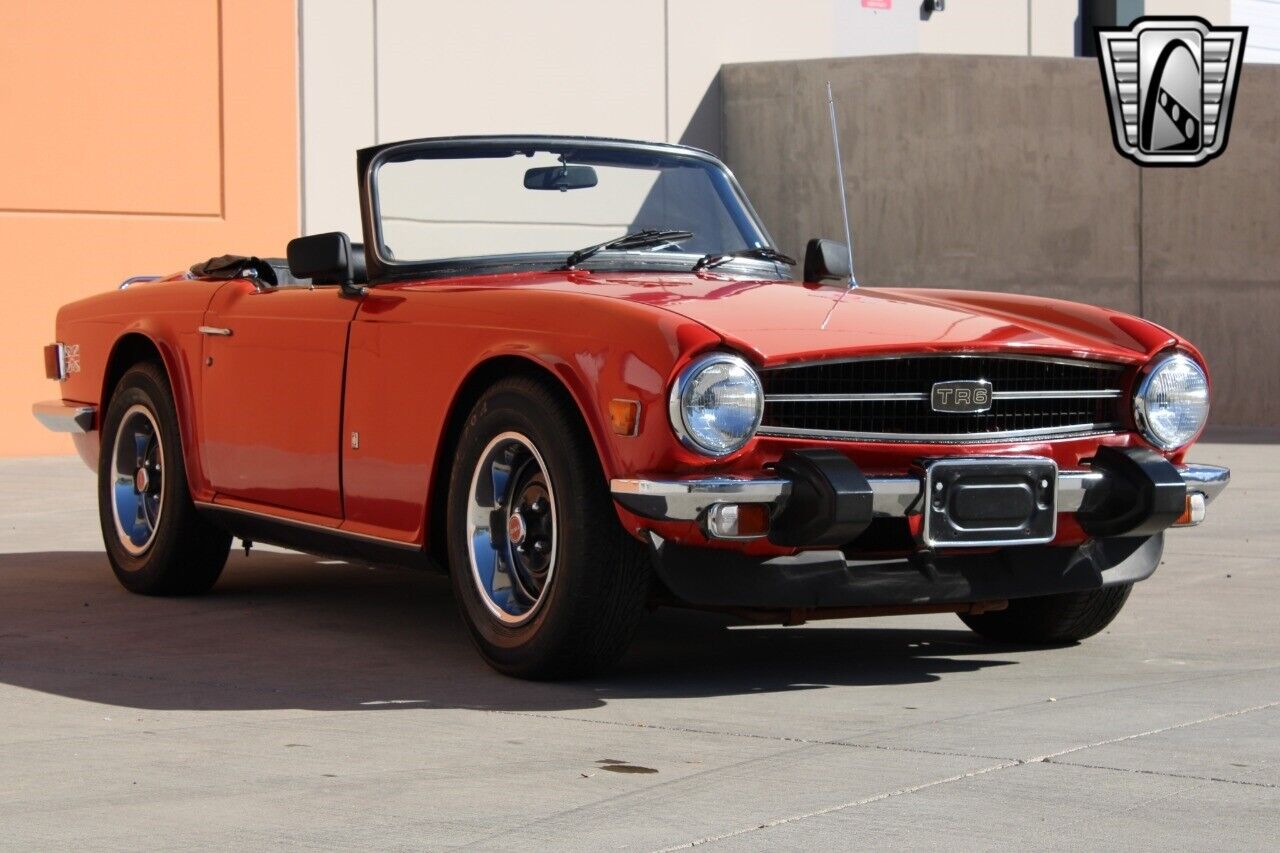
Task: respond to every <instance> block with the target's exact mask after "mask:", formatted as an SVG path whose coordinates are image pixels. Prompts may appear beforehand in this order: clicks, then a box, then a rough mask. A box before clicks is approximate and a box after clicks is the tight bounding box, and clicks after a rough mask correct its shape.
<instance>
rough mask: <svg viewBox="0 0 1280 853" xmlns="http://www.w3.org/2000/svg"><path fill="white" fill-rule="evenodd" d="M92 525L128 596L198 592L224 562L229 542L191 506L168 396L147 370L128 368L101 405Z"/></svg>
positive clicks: (159, 378) (159, 376)
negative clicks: (103, 411)
mask: <svg viewBox="0 0 1280 853" xmlns="http://www.w3.org/2000/svg"><path fill="white" fill-rule="evenodd" d="M98 518H99V521H100V522H101V525H102V539H103V542H104V544H105V545H106V548H107V558H108V559H109V560H110V561H111V568H112V569H113V570H114V571H115V575H116V578H117V579H118V580H119V581H120V584H121V585H122V586H124V587H125V589H127V590H129V591H130V592H137V593H141V594H143V595H195V594H198V593H202V592H206V591H207V590H208V589H209V588H210V587H212V586H213V585H214V583H215V582H216V581H217V580H218V576H219V575H220V574H221V573H222V567H223V565H224V564H225V563H226V561H227V553H228V551H229V550H230V549H231V536H230V535H229V534H227V533H226V532H225V531H223V530H221V529H219V528H217V527H214V526H213V525H212V524H210V523H209V522H208V521H206V520H205V519H203V518H201V517H200V515H199V514H198V513H197V512H196V508H195V505H194V504H193V503H192V501H191V493H190V491H189V490H188V487H187V472H186V465H185V464H184V463H183V459H182V440H181V436H180V435H179V433H178V414H177V409H176V408H175V406H174V402H173V394H172V392H170V390H169V383H168V380H167V379H166V377H165V375H164V373H163V371H161V370H160V369H159V368H158V367H156V366H155V365H154V364H150V363H143V364H139V365H136V366H134V367H131V368H129V370H128V371H127V372H126V373H125V374H124V376H123V377H121V379H120V382H119V384H117V385H116V388H115V392H114V393H113V394H112V395H111V401H110V403H108V405H107V412H106V416H105V418H104V419H103V424H102V446H101V450H100V452H99V456H98Z"/></svg>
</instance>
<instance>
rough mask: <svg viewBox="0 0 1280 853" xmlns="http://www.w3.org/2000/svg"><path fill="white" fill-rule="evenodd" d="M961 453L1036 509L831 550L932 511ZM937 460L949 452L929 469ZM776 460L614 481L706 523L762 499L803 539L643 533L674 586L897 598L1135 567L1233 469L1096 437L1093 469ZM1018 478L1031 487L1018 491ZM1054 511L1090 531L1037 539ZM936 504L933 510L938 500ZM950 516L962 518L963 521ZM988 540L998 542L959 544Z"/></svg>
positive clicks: (867, 601) (751, 602)
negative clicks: (712, 473) (775, 548)
mask: <svg viewBox="0 0 1280 853" xmlns="http://www.w3.org/2000/svg"><path fill="white" fill-rule="evenodd" d="M966 461H968V462H972V463H974V466H973V470H974V471H976V472H978V475H979V478H981V477H988V476H989V475H991V473H992V472H993V471H994V472H996V474H997V476H996V478H995V480H994V482H995V484H996V488H995V489H994V490H993V491H992V492H991V495H992V497H993V500H992V503H993V504H1000V503H1007V502H1008V499H1010V498H1011V497H1012V498H1013V499H1014V500H1013V503H1015V504H1017V503H1018V502H1019V501H1022V503H1023V505H1026V506H1029V507H1030V508H1031V509H1030V512H1029V517H1030V518H1032V519H1035V518H1037V516H1041V517H1040V518H1039V520H1038V521H1036V522H1035V524H1028V525H1025V526H1024V527H1023V528H1022V529H1019V530H1015V531H1013V532H1011V533H1001V534H999V535H992V536H989V537H982V536H978V537H975V538H974V539H973V540H972V541H960V542H956V541H955V540H954V539H945V540H939V541H932V540H929V539H927V538H926V539H925V541H922V542H920V543H919V547H920V548H921V550H920V551H919V552H918V553H916V554H914V555H912V556H911V557H909V558H903V559H896V560H869V561H859V560H851V559H848V558H847V557H846V556H845V553H844V552H843V551H841V550H837V549H839V548H841V547H842V546H845V545H848V544H849V543H851V542H852V541H853V540H854V539H855V538H857V536H858V535H859V534H860V533H861V532H862V531H864V530H865V529H866V528H867V527H868V526H870V524H871V522H872V521H873V520H874V519H877V518H903V517H906V516H908V515H911V514H916V513H921V512H929V508H928V507H927V506H926V505H925V503H924V502H925V495H924V491H925V486H926V484H931V488H936V489H941V490H942V491H944V492H945V491H946V490H947V489H954V488H955V487H956V486H957V485H960V486H963V485H966V481H964V480H963V479H961V480H956V479H948V478H950V477H952V476H953V475H954V474H955V472H957V471H961V472H963V470H964V467H965V466H964V465H963V464H960V465H957V462H961V463H963V462H966ZM938 463H946V464H945V465H939V467H938V468H937V469H935V470H933V471H931V470H930V469H931V467H933V466H934V465H935V464H938ZM987 463H994V465H993V467H988V466H987ZM1001 466H1003V467H1001ZM1002 471H1003V472H1007V476H1005V475H1004V474H1001V473H1000V472H1002ZM774 474H775V476H772V477H767V478H759V479H731V478H704V479H688V480H614V481H613V483H612V489H613V496H614V498H615V499H616V500H617V501H618V503H619V504H620V505H622V506H623V507H625V508H626V509H628V510H630V511H631V512H633V513H635V514H637V515H639V516H642V517H645V518H651V519H655V520H662V521H694V522H698V523H699V524H700V525H701V527H702V529H703V530H704V532H707V533H708V534H709V535H711V534H712V533H713V532H714V531H712V530H710V529H709V527H708V518H709V517H710V515H711V514H712V513H713V512H715V511H716V508H717V507H721V506H724V505H731V504H739V505H741V504H763V505H765V506H767V507H768V511H769V518H770V523H771V526H770V530H769V533H768V538H769V539H770V540H771V541H773V542H775V543H776V544H780V545H787V546H792V547H797V548H802V549H805V550H803V551H802V552H801V553H799V554H796V555H794V556H783V557H760V556H752V555H747V554H743V553H741V552H738V551H726V550H723V549H716V550H714V551H713V550H709V549H707V548H699V547H692V546H687V545H680V544H678V543H674V542H667V541H664V540H663V539H662V538H661V537H659V536H658V535H657V534H655V533H650V534H649V537H650V543H651V546H652V552H653V556H654V561H655V565H656V567H657V570H658V573H659V575H660V576H661V577H662V579H663V581H664V582H665V583H666V585H667V587H668V588H669V589H670V590H671V592H672V593H674V594H675V595H676V596H677V597H679V598H681V599H683V600H685V601H687V602H689V603H691V604H701V605H718V606H736V607H770V608H777V607H788V608H822V607H893V606H903V605H909V606H929V605H947V604H963V603H966V602H977V601H997V600H1006V599H1010V598H1023V597H1029V596H1037V595H1050V594H1055V593H1060V592H1073V591H1080V590H1087V589H1097V588H1099V587H1103V586H1111V585H1116V584H1124V583H1133V582H1135V581H1139V580H1143V579H1145V578H1147V577H1149V576H1150V575H1151V574H1152V573H1153V572H1154V571H1155V569H1156V566H1158V565H1159V561H1160V554H1161V552H1162V550H1163V542H1164V540H1163V535H1162V532H1163V531H1164V530H1165V529H1166V528H1168V527H1171V526H1173V525H1174V524H1182V525H1186V524H1194V523H1198V522H1199V521H1200V520H1202V519H1203V517H1204V511H1205V507H1206V506H1207V505H1208V503H1210V502H1211V501H1212V500H1213V499H1214V498H1216V497H1217V496H1218V494H1220V493H1221V492H1222V490H1223V489H1224V488H1226V486H1227V484H1228V483H1229V482H1230V477H1231V473H1230V471H1228V470H1227V469H1225V468H1216V467H1212V466H1206V465H1184V466H1175V465H1173V464H1171V463H1170V462H1168V461H1167V460H1166V459H1165V458H1164V457H1163V456H1161V455H1160V454H1158V453H1155V452H1153V451H1149V450H1144V449H1136V448H1130V449H1123V450H1121V449H1116V448H1111V447H1102V448H1099V450H1098V453H1097V455H1096V456H1095V457H1094V458H1093V459H1092V460H1090V467H1089V469H1088V470H1081V471H1058V470H1057V468H1056V466H1054V465H1053V463H1052V461H1051V460H1048V459H1045V458H1043V457H964V458H962V459H957V457H944V458H941V459H938V460H923V461H922V462H921V463H920V465H919V466H918V467H917V468H916V469H915V470H913V471H912V472H911V473H909V474H907V475H905V476H893V477H865V476H863V474H862V472H861V471H860V470H859V469H858V468H857V466H856V465H855V464H854V463H853V462H851V461H850V460H849V459H848V458H847V457H845V456H844V455H843V454H840V453H838V452H835V451H832V450H825V449H823V450H816V449H815V450H800V451H791V452H789V453H788V454H787V455H786V456H784V457H783V459H781V460H780V461H779V462H778V464H777V465H776V466H775V471H774ZM1051 477H1052V478H1053V481H1052V482H1050V479H1049V478H1051ZM991 482H992V481H991V480H985V481H984V480H981V479H978V480H972V481H968V484H969V485H975V484H982V485H989V484H990V483H991ZM1023 484H1025V485H1023ZM1019 489H1022V492H1025V494H1026V495H1028V497H1025V498H1023V497H1019V495H1020V494H1022V492H1020V491H1019ZM975 494H978V499H977V500H975V498H974V495H975ZM933 497H934V499H935V500H936V499H937V497H938V496H937V495H934V496H933ZM964 501H965V503H964V504H963V505H964V506H965V507H966V511H969V512H974V511H976V512H978V513H981V512H983V511H984V510H983V509H982V508H981V507H979V508H977V509H976V510H974V508H973V506H972V505H973V504H975V503H982V500H981V496H980V494H979V493H977V492H973V493H970V495H969V496H967V497H965V498H964ZM956 505H957V506H959V505H961V504H956ZM948 506H949V507H950V506H951V505H950V504H949V505H948ZM1045 506H1048V507H1049V508H1050V510H1051V513H1050V514H1051V515H1052V516H1053V519H1054V522H1055V523H1054V524H1053V526H1052V527H1051V528H1046V526H1045V524H1046V522H1045V520H1044V519H1043V518H1042V516H1043V515H1044V513H1043V509H1044V507H1045ZM1037 507H1038V508H1039V510H1037ZM993 512H994V514H995V515H999V514H1000V512H1001V511H1000V510H994V511H993ZM1061 513H1073V514H1074V515H1075V517H1076V519H1077V520H1078V521H1079V523H1080V525H1081V527H1082V528H1083V529H1084V530H1085V532H1086V533H1087V534H1089V535H1090V536H1091V537H1093V538H1092V539H1091V540H1090V541H1088V542H1085V543H1084V544H1082V545H1079V546H1075V547H1055V546H1052V545H1049V544H1047V543H1048V541H1050V540H1051V539H1052V538H1053V535H1052V534H1053V532H1054V531H1056V518H1057V515H1058V514H1061ZM933 515H934V518H935V522H936V521H937V519H939V518H942V517H943V516H945V513H939V512H934V513H933ZM996 523H998V522H993V525H994V524H996ZM925 528H926V530H927V528H928V525H927V524H926V525H925ZM957 529H959V530H960V532H961V533H962V534H963V533H964V532H965V531H964V529H963V525H958V526H957ZM948 535H950V534H948ZM1019 537H1021V538H1019ZM721 538H725V537H721ZM743 538H746V537H743ZM756 538H762V537H760V536H757V537H756ZM992 546H997V547H999V548H1000V550H999V551H998V552H996V553H994V554H993V553H991V552H990V551H986V552H983V553H974V552H968V553H966V552H965V551H964V550H963V548H965V547H969V548H976V547H981V548H990V547H992Z"/></svg>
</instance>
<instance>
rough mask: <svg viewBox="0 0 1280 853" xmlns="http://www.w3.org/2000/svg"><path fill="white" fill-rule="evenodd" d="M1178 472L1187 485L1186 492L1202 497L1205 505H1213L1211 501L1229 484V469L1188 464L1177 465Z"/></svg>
mask: <svg viewBox="0 0 1280 853" xmlns="http://www.w3.org/2000/svg"><path fill="white" fill-rule="evenodd" d="M1178 471H1179V473H1181V474H1182V479H1183V481H1184V482H1185V483H1186V484H1187V491H1188V492H1199V493H1200V494H1202V495H1204V500H1205V503H1213V499H1214V498H1216V497H1217V496H1218V495H1220V494H1222V490H1223V489H1225V488H1226V487H1227V486H1229V485H1230V484H1231V469H1230V468H1221V467H1219V466H1217V465H1197V464H1195V463H1190V464H1187V465H1179V466H1178Z"/></svg>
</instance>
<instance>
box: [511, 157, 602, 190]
mask: <svg viewBox="0 0 1280 853" xmlns="http://www.w3.org/2000/svg"><path fill="white" fill-rule="evenodd" d="M599 180H600V179H599V176H597V175H596V170H595V169H593V168H591V167H590V166H570V165H568V164H567V163H566V164H565V165H563V166H539V167H538V168H536V169H530V170H528V171H527V172H525V173H524V188H525V189H527V190H559V191H560V192H568V191H569V190H585V189H587V188H589V187H594V186H595V185H596V184H597V183H599Z"/></svg>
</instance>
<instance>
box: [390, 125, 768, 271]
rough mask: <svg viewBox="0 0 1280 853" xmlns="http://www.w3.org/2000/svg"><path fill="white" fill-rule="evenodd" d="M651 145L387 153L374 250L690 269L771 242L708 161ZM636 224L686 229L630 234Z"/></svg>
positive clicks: (442, 257) (447, 263) (394, 260)
mask: <svg viewBox="0 0 1280 853" xmlns="http://www.w3.org/2000/svg"><path fill="white" fill-rule="evenodd" d="M655 148H656V147H642V146H626V145H620V144H618V143H612V144H606V143H591V142H563V143H562V142H561V141H559V140H558V141H556V142H555V143H547V144H546V145H545V147H541V146H538V145H532V146H529V147H527V146H526V143H524V142H521V143H520V145H519V147H518V148H517V147H514V146H513V145H512V144H511V143H502V142H497V141H495V142H493V143H478V142H470V143H467V144H461V143H459V144H455V145H447V146H446V145H434V146H433V145H426V146H422V147H419V148H417V149H414V148H410V149H408V150H407V151H397V152H394V154H393V156H390V157H389V158H388V159H385V160H384V161H382V162H381V163H375V164H374V171H373V175H372V184H373V188H374V189H375V192H374V193H373V199H374V201H373V205H372V206H373V209H374V213H375V217H376V225H377V234H378V237H379V239H380V240H381V243H382V251H381V254H382V256H383V258H384V260H386V261H388V262H390V264H391V265H392V266H402V267H403V266H408V265H412V266H414V267H417V268H422V267H423V266H424V265H440V266H442V267H448V268H452V269H456V268H459V267H465V266H469V265H471V266H485V267H493V266H510V267H521V266H532V267H542V268H554V267H557V266H564V265H567V264H568V263H569V261H570V258H571V256H573V257H574V258H575V263H576V265H577V266H579V267H580V268H586V269H593V268H609V269H618V268H640V269H643V268H649V267H658V268H663V269H675V268H680V269H685V270H687V269H690V268H691V267H692V266H693V265H694V264H695V263H696V262H697V260H698V259H699V258H701V257H703V256H705V255H708V254H713V253H714V254H722V253H723V254H728V253H734V252H742V251H744V250H749V249H755V248H758V247H762V246H766V245H767V244H768V238H767V235H765V233H764V232H763V229H762V228H761V227H760V226H759V224H758V223H757V221H756V219H755V217H754V215H753V214H752V212H751V210H750V208H749V207H748V206H747V204H746V202H745V201H744V200H743V198H742V196H741V194H740V191H739V190H738V188H737V185H736V183H735V182H734V181H733V178H732V177H731V176H730V175H729V173H728V172H727V171H726V170H725V169H724V168H723V167H722V166H720V165H719V164H718V163H717V162H716V161H715V160H713V159H710V158H705V157H703V156H698V155H696V154H692V153H684V152H681V151H679V150H671V151H664V150H662V149H661V148H656V150H655ZM640 232H664V233H665V232H687V236H684V237H682V238H681V239H674V240H661V239H659V240H652V239H650V240H645V239H643V238H642V239H639V240H637V239H636V235H637V234H639V233H640ZM623 237H627V238H628V239H626V240H620V239H619V238H623ZM614 242H616V243H617V244H618V245H617V246H616V247H615V246H613V245H610V244H612V243H614ZM602 244H605V245H602ZM584 249H590V250H591V251H589V252H587V253H585V254H586V256H587V257H586V258H585V259H582V260H581V261H577V260H576V259H577V258H583V254H584V253H583V250H584ZM575 252H576V253H578V254H577V255H576V256H575V254H574V253H575ZM744 260H745V261H746V262H750V261H751V259H750V256H748V257H747V258H744ZM756 263H759V260H758V259H757V260H756Z"/></svg>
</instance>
